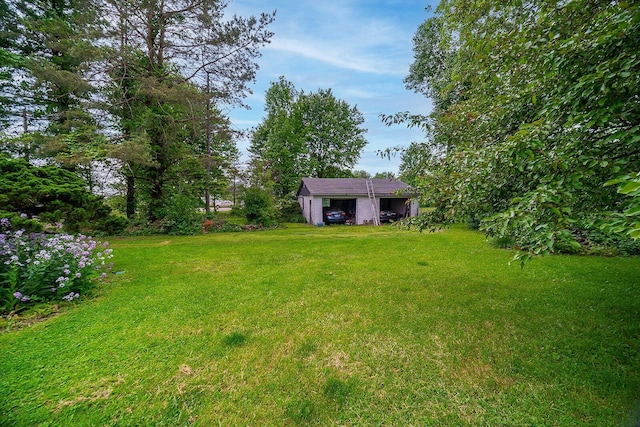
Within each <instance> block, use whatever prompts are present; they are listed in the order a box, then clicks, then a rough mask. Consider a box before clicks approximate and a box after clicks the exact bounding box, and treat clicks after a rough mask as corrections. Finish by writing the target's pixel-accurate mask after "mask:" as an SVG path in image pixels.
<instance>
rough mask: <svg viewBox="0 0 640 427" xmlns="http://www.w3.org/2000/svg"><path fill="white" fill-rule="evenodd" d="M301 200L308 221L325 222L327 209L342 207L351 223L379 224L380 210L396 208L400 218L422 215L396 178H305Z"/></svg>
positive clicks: (299, 198)
mask: <svg viewBox="0 0 640 427" xmlns="http://www.w3.org/2000/svg"><path fill="white" fill-rule="evenodd" d="M298 202H299V203H300V207H301V208H302V214H303V215H304V217H305V219H306V220H307V222H308V223H309V224H314V225H316V224H320V223H323V222H324V212H325V211H326V210H328V209H340V210H343V211H344V212H345V213H346V215H347V223H348V224H380V211H388V210H391V211H394V212H395V213H396V214H397V217H398V219H401V218H406V217H409V216H417V215H418V214H419V209H420V207H419V203H418V201H417V200H414V199H413V198H412V195H411V194H409V192H408V186H407V184H405V183H404V182H402V181H399V180H397V179H364V178H303V179H302V182H301V183H300V188H299V189H298Z"/></svg>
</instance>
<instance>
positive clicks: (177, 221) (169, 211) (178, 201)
mask: <svg viewBox="0 0 640 427" xmlns="http://www.w3.org/2000/svg"><path fill="white" fill-rule="evenodd" d="M201 205H202V202H201V201H200V199H199V198H198V197H195V196H191V195H189V194H184V193H179V192H176V193H174V194H171V195H170V196H169V197H167V199H166V202H165V205H164V206H163V208H162V209H161V210H160V212H161V216H160V218H163V220H161V222H160V228H161V230H162V232H163V233H166V234H174V235H194V234H199V233H200V232H201V231H202V220H203V215H202V214H200V213H198V208H200V207H201Z"/></svg>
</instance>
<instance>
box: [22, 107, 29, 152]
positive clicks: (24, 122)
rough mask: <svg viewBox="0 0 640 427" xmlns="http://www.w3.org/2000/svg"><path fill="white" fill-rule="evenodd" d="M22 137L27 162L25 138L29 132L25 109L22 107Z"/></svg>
mask: <svg viewBox="0 0 640 427" xmlns="http://www.w3.org/2000/svg"><path fill="white" fill-rule="evenodd" d="M22 131H23V134H22V139H23V141H24V142H23V144H24V159H25V160H26V161H27V163H29V139H28V138H27V133H28V132H29V127H28V122H27V109H26V108H23V109H22Z"/></svg>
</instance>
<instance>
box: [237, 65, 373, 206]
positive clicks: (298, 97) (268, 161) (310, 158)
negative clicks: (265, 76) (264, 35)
mask: <svg viewBox="0 0 640 427" xmlns="http://www.w3.org/2000/svg"><path fill="white" fill-rule="evenodd" d="M265 111H266V113H267V116H266V117H265V118H264V119H263V121H262V123H261V124H260V125H258V127H257V128H256V129H254V132H253V136H252V140H251V147H250V152H251V155H252V163H253V164H254V170H255V171H258V172H259V171H260V170H262V171H265V173H262V174H258V175H261V177H259V180H260V181H261V182H263V183H267V182H271V183H272V185H273V187H274V192H275V194H276V195H277V196H285V195H287V194H290V193H292V192H294V191H295V190H297V188H298V185H299V184H300V178H302V177H316V178H334V177H344V176H351V172H350V171H351V169H352V168H353V166H355V164H356V162H357V161H358V159H359V158H360V154H361V152H362V149H363V148H364V146H365V145H366V144H367V141H366V139H365V138H364V134H365V133H366V129H363V128H362V127H361V125H362V124H363V123H364V117H363V116H362V113H360V111H358V108H357V107H355V106H354V107H352V106H350V105H349V104H348V103H347V102H346V101H343V100H340V99H337V98H336V97H335V96H334V94H333V92H332V91H331V90H330V89H327V90H324V89H320V90H318V91H317V92H315V93H313V92H312V93H309V94H306V93H304V91H299V90H297V89H296V88H295V86H294V85H293V84H292V83H291V82H289V81H287V80H286V79H285V78H284V77H280V79H279V81H277V82H273V83H272V84H271V86H270V88H269V89H268V90H267V93H266V97H265Z"/></svg>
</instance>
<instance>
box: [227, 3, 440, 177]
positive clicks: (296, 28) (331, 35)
mask: <svg viewBox="0 0 640 427" xmlns="http://www.w3.org/2000/svg"><path fill="white" fill-rule="evenodd" d="M427 1H432V0H427ZM426 4H427V2H425V1H424V0H402V1H397V0H326V1H324V2H318V1H316V0H298V1H296V2H292V1H291V0H268V1H265V0H233V1H232V2H231V3H230V5H229V11H230V12H232V13H237V14H238V15H240V16H249V15H256V14H259V13H260V12H263V11H271V10H274V9H277V10H278V12H277V15H276V20H275V22H274V23H273V24H272V26H271V30H272V31H274V37H273V39H272V42H271V44H270V45H268V46H266V47H265V48H263V49H262V52H263V57H262V58H261V59H260V60H259V64H260V71H259V72H258V75H257V82H256V85H255V86H254V88H253V89H254V95H251V96H249V97H248V98H247V100H246V101H247V103H248V104H249V105H251V107H252V108H253V109H252V110H250V111H246V110H233V111H231V112H230V116H231V118H232V120H233V121H234V123H235V125H236V127H238V128H242V129H247V128H250V127H252V126H255V125H257V124H258V123H259V122H260V121H261V120H262V117H263V116H264V110H263V106H264V93H265V91H266V90H267V89H268V87H269V84H270V82H272V81H275V80H277V78H278V77H279V76H281V75H283V76H285V78H287V79H288V80H289V81H291V82H292V83H293V84H294V85H295V86H296V88H298V89H302V90H304V91H305V92H311V91H316V90H318V89H319V88H323V89H329V88H331V89H332V90H333V92H334V94H335V95H336V97H338V98H340V99H343V100H345V101H346V102H348V103H349V104H351V105H357V107H358V109H359V110H360V111H361V112H362V113H363V115H364V117H365V123H364V127H365V128H367V129H368V130H369V131H368V133H367V134H366V138H367V140H368V141H369V145H367V147H366V148H365V152H364V153H363V155H362V158H361V160H360V162H359V163H358V166H357V168H358V169H365V170H367V171H369V172H371V173H376V172H381V171H388V170H391V171H397V167H398V165H399V159H397V158H396V159H393V160H386V159H382V158H380V157H379V156H377V155H376V154H375V153H376V150H383V149H386V148H389V147H394V146H398V145H405V146H406V145H408V144H409V143H410V142H412V141H416V140H422V139H423V138H424V135H423V134H422V133H421V132H420V131H418V130H416V129H407V128H405V127H404V126H402V125H396V126H392V127H386V126H384V124H383V123H382V122H381V120H380V118H379V114H381V113H385V114H393V113H395V112H398V111H411V112H413V113H422V114H426V113H428V112H429V110H430V108H431V105H430V103H429V100H427V99H425V98H424V97H422V96H420V95H416V94H414V93H411V92H409V91H407V90H406V89H405V87H404V83H403V82H402V80H403V78H404V76H406V75H407V73H408V71H409V64H410V63H411V62H412V60H413V53H412V51H411V48H412V37H413V35H414V33H415V31H416V30H417V28H418V25H420V23H422V22H423V21H424V19H426V16H427V15H426V13H424V8H425V6H426ZM434 5H435V3H434ZM240 145H241V146H240V147H239V148H241V149H245V148H246V141H245V142H243V143H242V144H240Z"/></svg>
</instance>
